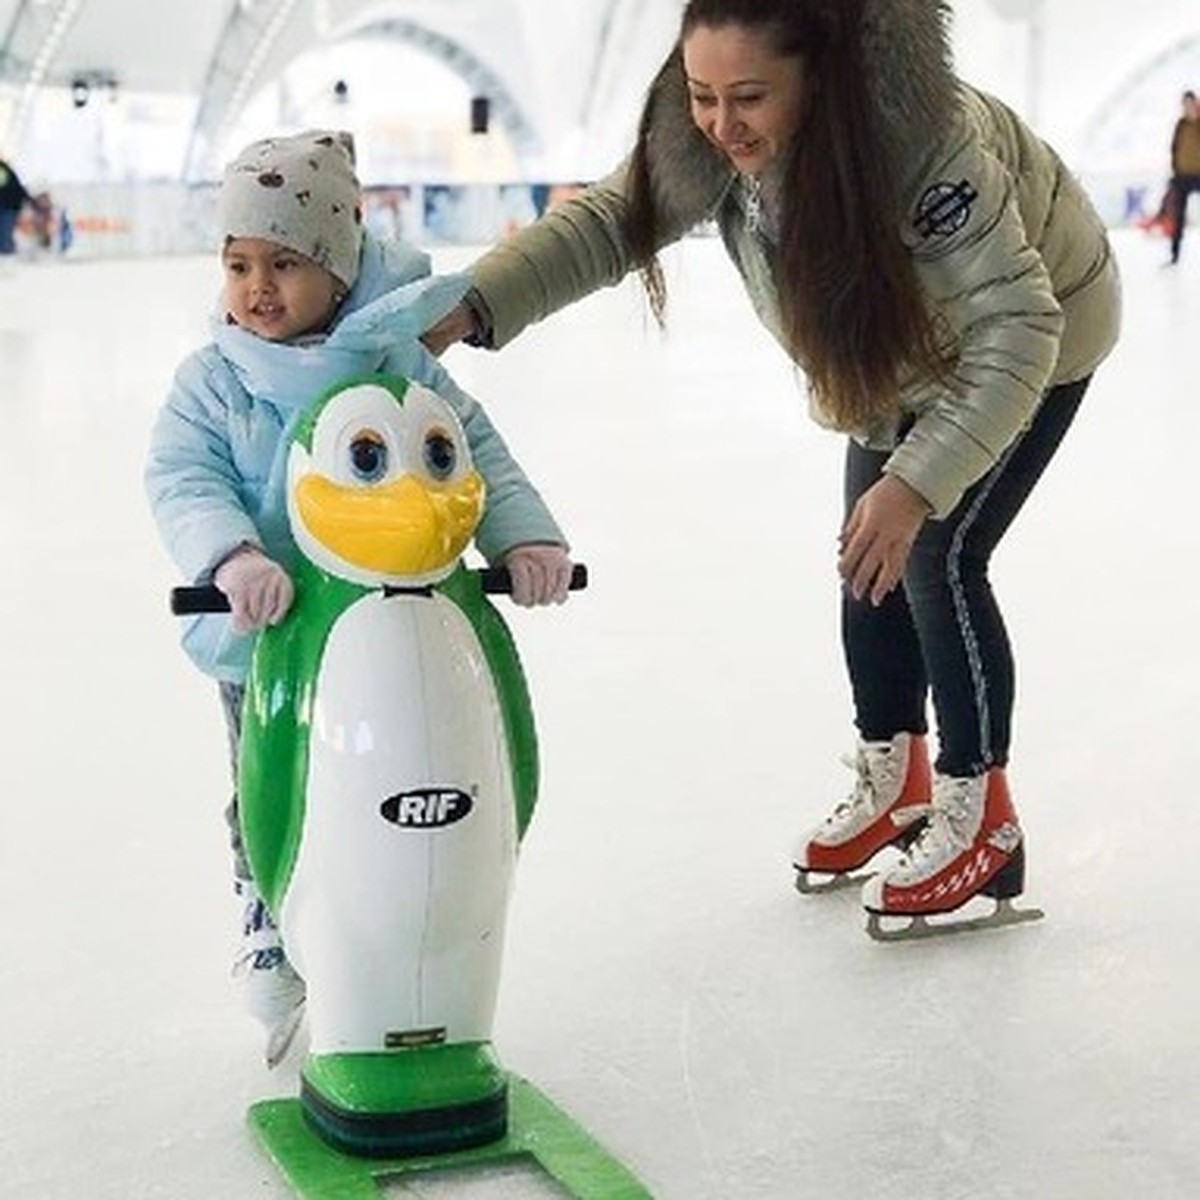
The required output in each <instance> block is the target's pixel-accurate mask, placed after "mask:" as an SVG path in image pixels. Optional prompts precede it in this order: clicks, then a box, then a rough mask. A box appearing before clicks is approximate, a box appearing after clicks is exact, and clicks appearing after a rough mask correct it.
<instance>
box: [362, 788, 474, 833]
mask: <svg viewBox="0 0 1200 1200" xmlns="http://www.w3.org/2000/svg"><path fill="white" fill-rule="evenodd" d="M474 807H475V802H474V801H473V800H472V799H471V797H470V796H468V795H467V793H466V792H463V791H460V790H459V789H458V788H413V789H412V791H410V792H398V793H397V794H396V795H395V796H389V797H388V798H387V799H386V800H385V801H384V802H383V803H382V804H381V805H380V806H379V813H380V816H382V817H383V819H384V820H385V821H390V822H391V823H392V824H393V825H399V826H400V828H401V829H444V828H445V827H446V826H447V825H454V824H455V823H456V822H458V821H461V820H462V819H463V818H464V817H465V816H467V815H468V814H469V813H470V811H471V809H472V808H474Z"/></svg>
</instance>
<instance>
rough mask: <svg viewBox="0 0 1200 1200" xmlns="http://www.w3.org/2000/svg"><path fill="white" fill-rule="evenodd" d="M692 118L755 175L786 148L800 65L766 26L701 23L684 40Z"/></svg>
mask: <svg viewBox="0 0 1200 1200" xmlns="http://www.w3.org/2000/svg"><path fill="white" fill-rule="evenodd" d="M683 68H684V73H685V75H686V76H687V86H688V93H689V95H690V96H691V111H692V120H693V121H695V123H696V125H697V126H698V127H699V129H700V131H701V132H702V133H703V134H704V136H705V137H707V138H708V140H709V141H710V142H712V144H713V145H714V146H716V147H717V148H718V149H719V150H721V151H722V152H723V153H724V154H725V156H726V157H727V158H728V159H729V161H730V162H731V163H732V164H733V167H734V169H735V170H737V171H740V172H741V173H742V174H745V175H759V174H761V173H762V172H763V171H764V170H765V169H766V168H767V167H768V166H769V165H770V164H771V163H772V162H774V161H775V159H777V158H778V157H779V155H780V154H781V153H782V152H783V151H784V150H785V149H786V148H787V146H788V143H789V142H790V141H791V138H792V135H793V134H794V133H795V132H796V128H797V125H798V124H799V120H800V112H801V104H802V101H803V95H804V69H803V63H802V60H801V59H800V58H798V57H796V56H788V57H783V56H781V55H779V54H778V53H777V52H776V51H775V49H774V47H773V46H772V43H771V40H770V37H769V35H768V33H767V31H766V30H764V29H758V28H753V27H750V26H746V25H734V24H730V25H720V26H711V25H699V26H697V27H696V28H695V29H693V30H692V31H691V32H690V33H689V34H687V36H686V37H685V38H684V40H683Z"/></svg>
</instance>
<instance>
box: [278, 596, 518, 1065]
mask: <svg viewBox="0 0 1200 1200" xmlns="http://www.w3.org/2000/svg"><path fill="white" fill-rule="evenodd" d="M314 687H315V692H314V697H313V710H312V711H313V726H312V730H311V732H310V739H309V762H308V781H307V788H306V805H305V816H304V828H303V831H302V834H301V841H300V849H299V853H298V856H297V860H296V866H295V870H294V873H293V875H292V878H291V881H290V883H289V886H288V889H287V892H286V894H285V896H284V898H283V903H282V906H281V914H280V915H281V919H282V923H283V935H284V941H285V944H286V946H287V948H288V952H289V955H290V957H291V958H292V960H293V962H294V963H295V965H296V968H297V970H299V972H300V973H301V975H303V976H304V978H305V979H306V980H307V983H308V994H309V1020H310V1025H311V1029H312V1049H313V1052H314V1053H334V1052H348V1051H374V1050H381V1049H385V1048H387V1047H395V1046H402V1045H408V1044H422V1043H425V1042H435V1041H440V1040H445V1041H451V1042H456V1041H477V1040H479V1041H483V1040H487V1039H488V1038H490V1036H491V1026H492V1016H493V1013H494V1010H495V1003H496V992H497V988H498V985H499V973H500V958H501V953H502V949H503V937H504V920H505V913H506V909H507V904H508V896H509V889H510V884H511V879H512V870H513V864H514V859H515V854H516V819H515V812H514V802H513V787H512V774H511V769H510V764H509V758H508V753H507V746H506V742H505V735H504V727H503V723H502V717H501V711H500V704H499V700H498V697H497V693H496V686H495V683H494V681H493V679H492V675H491V671H490V669H489V667H488V663H487V660H486V658H485V657H484V653H483V649H482V647H481V646H480V644H479V641H478V639H477V638H476V636H475V632H474V630H473V629H472V627H471V625H470V623H469V622H468V621H467V619H466V618H465V617H464V616H463V614H462V613H461V612H460V611H459V609H458V608H457V607H456V606H455V605H453V604H452V603H451V602H450V601H448V600H446V599H445V598H443V597H441V596H438V595H436V594H435V595H434V596H432V597H429V596H409V595H399V596H391V597H386V598H385V597H384V596H382V595H380V594H377V593H373V594H371V595H369V596H367V597H364V598H363V599H362V600H360V601H358V602H357V603H356V604H354V605H353V606H352V607H351V608H350V609H348V610H347V611H346V613H344V614H343V615H342V616H341V617H340V618H339V619H338V621H337V623H336V624H335V625H334V627H333V629H332V631H331V633H330V636H329V640H328V642H327V644H326V647H325V651H324V654H323V656H322V660H321V665H320V669H319V671H318V672H317V678H316V680H315V684H314Z"/></svg>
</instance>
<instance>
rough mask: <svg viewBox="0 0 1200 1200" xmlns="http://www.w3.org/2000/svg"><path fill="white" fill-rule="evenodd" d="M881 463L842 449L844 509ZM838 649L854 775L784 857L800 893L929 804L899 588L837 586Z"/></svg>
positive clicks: (907, 825) (908, 828)
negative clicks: (854, 732)
mask: <svg viewBox="0 0 1200 1200" xmlns="http://www.w3.org/2000/svg"><path fill="white" fill-rule="evenodd" d="M887 457H888V456H887V455H886V454H880V453H876V452H873V451H869V450H864V449H863V448H862V447H861V446H858V445H856V444H855V443H854V442H851V443H849V445H848V448H847V451H846V474H845V505H846V512H847V513H849V512H850V510H851V509H852V508H853V507H854V504H855V502H856V501H857V500H858V498H859V496H861V495H862V494H863V492H865V491H866V490H867V489H868V488H869V487H870V486H871V485H872V484H873V483H875V481H876V480H877V479H879V477H880V474H881V472H882V470H883V465H884V463H885V462H886V461H887ZM842 650H843V653H844V655H845V659H846V667H847V670H848V672H849V675H850V686H851V690H852V692H853V697H854V714H855V724H856V725H857V727H858V733H859V742H858V746H857V749H856V752H855V756H854V760H853V765H854V770H855V779H854V785H853V788H852V790H851V792H850V794H849V795H848V796H847V797H846V799H845V800H843V801H842V802H841V803H839V804H838V805H837V806H836V807H835V808H834V809H833V812H832V813H831V814H830V816H828V817H827V818H826V819H825V820H824V821H822V822H821V824H820V825H818V826H816V827H815V828H813V829H811V830H809V831H807V832H806V833H805V834H804V835H803V836H802V837H801V838H800V841H799V843H798V844H797V846H796V848H795V850H794V851H793V854H792V863H793V865H794V866H795V868H796V872H797V875H796V886H797V887H798V888H799V889H800V891H802V892H808V891H818V890H822V889H823V888H824V887H826V886H830V884H831V883H836V882H837V881H838V880H839V879H848V878H851V877H852V876H853V873H854V872H856V871H858V870H859V869H860V868H861V867H863V866H865V865H866V864H867V863H868V862H870V860H871V859H872V858H874V857H875V855H876V854H878V853H879V851H880V850H882V849H883V848H884V847H885V846H888V845H891V844H893V843H897V842H899V843H904V842H905V841H907V839H908V837H909V836H911V835H913V834H915V832H916V830H917V827H918V825H919V816H918V813H919V811H920V807H919V806H921V805H924V804H927V803H928V802H929V798H930V791H931V780H930V768H929V753H928V750H927V749H926V746H925V736H924V735H925V732H926V715H925V700H926V692H927V682H926V672H925V660H924V658H923V657H922V654H921V645H920V641H919V639H918V638H917V633H916V628H915V627H914V625H913V622H912V617H911V615H910V613H909V611H908V601H907V599H906V597H905V595H904V590H903V589H902V588H896V589H895V590H894V591H893V592H892V594H891V595H890V596H888V597H887V599H886V600H885V601H884V602H883V604H881V605H880V606H879V607H878V608H876V607H874V606H873V605H870V604H860V603H857V602H856V601H854V600H853V599H852V598H851V596H850V593H849V591H848V589H846V588H843V589H842ZM905 814H909V815H908V816H907V817H906V816H905ZM827 877H828V880H829V882H824V881H825V880H826V878H827ZM819 881H821V882H819Z"/></svg>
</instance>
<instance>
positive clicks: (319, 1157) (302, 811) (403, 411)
mask: <svg viewBox="0 0 1200 1200" xmlns="http://www.w3.org/2000/svg"><path fill="white" fill-rule="evenodd" d="M286 488H287V515H288V521H289V524H290V527H291V533H292V536H293V538H294V540H295V543H296V546H297V547H298V550H299V552H300V556H299V558H298V561H297V563H296V564H295V575H294V578H295V600H294V603H293V606H292V608H291V610H290V612H289V613H288V615H287V617H286V618H285V619H284V620H283V621H281V622H280V623H279V624H278V625H275V626H268V627H267V628H265V629H264V630H263V631H262V632H261V633H260V634H259V636H258V639H257V642H256V644H255V648H254V653H253V660H252V665H251V670H250V676H249V679H248V682H247V690H246V700H245V706H244V710H243V734H242V742H241V757H240V763H239V790H240V798H241V803H240V820H241V828H242V835H243V840H244V844H245V848H246V853H247V857H248V859H249V862H250V865H251V869H252V873H253V876H254V881H255V884H256V886H257V889H258V892H259V893H260V894H261V897H262V900H263V903H264V905H265V906H266V909H267V910H268V912H269V913H270V915H271V918H272V920H273V922H274V924H275V925H276V926H277V928H278V931H279V934H280V936H281V939H282V944H283V945H284V946H286V951H287V957H288V960H289V961H290V962H291V963H293V964H294V967H295V970H296V972H297V974H298V975H299V976H300V977H301V978H302V980H303V981H304V986H305V989H306V999H305V1009H306V1017H305V1020H306V1022H307V1025H308V1029H309V1049H308V1052H307V1056H306V1058H305V1061H304V1063H303V1065H302V1068H301V1071H300V1088H299V1093H300V1094H299V1096H298V1098H295V1097H294V1098H285V1099H279V1100H268V1101H260V1102H258V1103H256V1104H255V1105H253V1106H252V1107H251V1109H250V1112H249V1121H250V1124H251V1126H252V1128H253V1129H254V1131H255V1133H256V1134H257V1136H258V1137H259V1139H260V1141H261V1142H262V1144H263V1146H264V1147H265V1149H266V1150H267V1152H268V1154H269V1155H270V1156H271V1157H272V1159H273V1160H274V1161H275V1163H276V1164H277V1165H278V1167H279V1168H280V1170H281V1171H282V1172H283V1173H284V1174H285V1175H286V1176H287V1178H288V1179H289V1181H290V1182H291V1184H292V1185H293V1187H294V1188H295V1189H296V1190H297V1192H298V1194H299V1195H301V1196H303V1197H312V1198H313V1200H317V1198H318V1197H320V1198H322V1200H324V1198H325V1197H328V1196H329V1195H331V1194H333V1193H334V1192H335V1191H336V1194H337V1195H346V1196H354V1197H368V1196H376V1195H380V1194H381V1193H380V1192H379V1191H378V1190H377V1183H378V1181H380V1180H382V1179H384V1178H385V1177H386V1178H388V1179H394V1178H395V1177H396V1176H398V1175H403V1174H405V1173H407V1172H415V1171H423V1170H430V1169H435V1168H439V1169H440V1168H443V1167H447V1166H455V1165H471V1166H472V1167H478V1168H479V1169H480V1170H486V1169H487V1166H488V1164H490V1163H494V1162H498V1161H501V1160H513V1159H524V1160H526V1161H528V1160H530V1159H533V1160H535V1161H536V1163H537V1164H538V1165H539V1166H540V1167H541V1168H542V1170H544V1171H545V1172H546V1173H547V1174H548V1175H549V1176H550V1177H551V1178H553V1179H554V1180H555V1181H556V1182H557V1183H558V1184H560V1185H561V1186H562V1187H563V1188H564V1189H566V1194H568V1195H571V1196H575V1197H578V1198H579V1200H642V1198H644V1197H648V1196H649V1193H648V1192H647V1191H646V1190H645V1189H644V1187H642V1185H641V1184H640V1183H639V1182H638V1181H637V1180H636V1178H634V1176H633V1175H632V1174H631V1173H630V1172H629V1171H628V1170H627V1169H626V1168H625V1167H624V1166H623V1165H622V1164H621V1163H619V1162H618V1161H617V1160H616V1159H614V1158H613V1157H612V1156H611V1155H610V1154H608V1153H607V1151H605V1150H604V1149H603V1148H602V1147H601V1146H600V1145H599V1144H598V1143H596V1142H595V1141H594V1140H593V1139H592V1138H591V1137H590V1135H588V1134H587V1132H586V1131H585V1130H584V1129H582V1128H581V1127H580V1126H579V1125H577V1124H576V1123H575V1122H574V1121H573V1120H572V1119H571V1118H570V1117H569V1116H568V1115H567V1114H566V1113H565V1112H563V1111H562V1110H561V1109H559V1108H558V1107H557V1106H556V1105H554V1104H553V1103H552V1102H551V1101H550V1100H549V1099H548V1098H547V1097H546V1096H545V1095H543V1094H542V1093H541V1092H540V1091H539V1090H538V1089H537V1088H536V1087H535V1086H534V1085H533V1084H531V1083H530V1082H529V1081H527V1080H525V1079H522V1078H520V1077H519V1076H517V1075H515V1074H513V1073H511V1072H509V1071H507V1070H505V1069H504V1068H503V1067H502V1066H501V1064H500V1062H499V1060H498V1058H497V1056H496V1053H495V1051H494V1049H493V1046H492V1040H491V1031H492V1023H493V1015H494V1010H495V1004H496V999H497V994H498V989H499V979H500V965H501V963H500V959H501V954H502V948H503V940H504V937H503V935H504V923H505V918H506V908H507V902H508V896H509V892H510V888H511V883H512V874H513V870H514V867H515V861H516V852H517V848H518V845H519V843H520V840H521V837H522V835H523V834H524V832H525V830H526V828H527V827H528V825H529V822H530V820H531V818H532V816H533V812H534V807H535V804H536V802H537V782H538V781H537V743H536V735H535V729H534V723H533V715H532V708H531V704H530V699H529V694H528V689H527V686H526V683H525V678H524V674H523V671H522V668H521V664H520V661H519V658H518V656H517V652H516V648H515V645H514V643H513V640H512V637H511V634H510V632H509V630H508V628H507V626H506V624H505V622H504V620H503V618H502V617H501V616H500V613H499V612H498V611H497V610H496V609H495V608H494V607H493V605H492V603H491V602H490V601H489V600H488V599H487V593H488V592H493V591H502V590H504V589H505V587H506V586H507V581H506V579H505V577H504V575H505V573H504V572H497V571H494V570H491V571H486V572H483V571H475V570H468V569H467V568H466V567H465V566H464V565H463V563H462V561H461V558H460V555H461V554H462V552H463V550H464V549H465V547H466V545H467V543H468V541H469V540H470V538H471V536H472V533H473V531H474V529H475V526H476V524H477V522H478V520H479V519H480V515H481V513H482V510H483V483H482V479H481V477H480V476H479V475H478V474H477V473H476V471H475V470H474V468H473V465H472V462H471V456H470V450H469V447H468V444H467V441H466V437H465V435H464V434H463V431H462V428H461V426H460V424H459V422H458V420H457V417H456V415H455V413H454V411H453V410H452V409H451V407H450V406H449V405H448V404H447V403H446V402H445V401H443V400H442V399H441V398H440V397H439V396H437V394H436V393H434V392H433V391H431V390H429V389H427V388H425V387H423V386H421V385H418V384H414V383H411V382H409V381H407V380H405V379H402V378H398V377H390V376H376V377H372V378H366V379H362V378H360V379H356V380H352V381H349V382H347V383H345V384H339V385H335V386H334V387H333V388H332V389H331V390H329V391H328V392H326V393H325V394H324V395H323V396H322V397H321V398H319V399H318V400H317V401H316V402H315V403H314V404H313V406H312V407H311V409H310V410H308V412H307V413H306V415H305V416H304V417H303V418H302V419H301V420H300V422H299V423H298V425H297V427H296V428H295V430H294V432H293V434H292V438H291V442H290V445H289V446H288V448H287V462H286ZM585 583H586V572H585V570H584V569H583V568H582V567H581V566H579V565H576V568H575V574H574V578H573V580H572V584H571V586H572V587H573V588H578V587H582V586H584V585H585ZM214 591H215V589H211V588H180V589H176V590H175V592H173V593H172V608H173V610H174V611H175V612H177V613H180V612H196V611H211V610H213V609H216V608H222V607H225V598H224V596H222V595H221V594H220V593H219V592H216V594H215V595H214Z"/></svg>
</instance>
